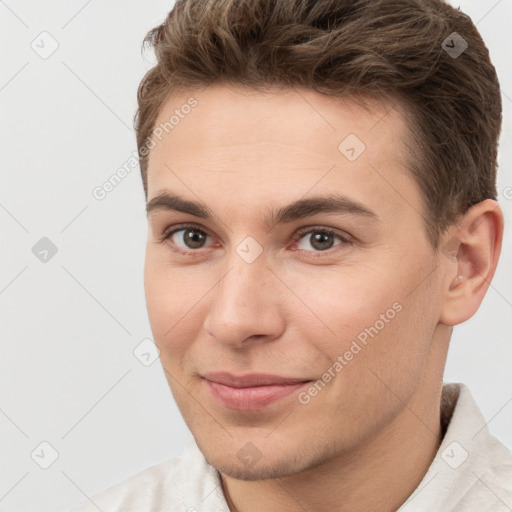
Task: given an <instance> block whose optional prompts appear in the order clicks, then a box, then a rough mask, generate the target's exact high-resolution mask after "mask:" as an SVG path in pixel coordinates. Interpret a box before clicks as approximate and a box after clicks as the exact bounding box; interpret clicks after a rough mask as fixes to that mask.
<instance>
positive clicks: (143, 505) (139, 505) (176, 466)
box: [70, 457, 183, 512]
mask: <svg viewBox="0 0 512 512" xmlns="http://www.w3.org/2000/svg"><path fill="white" fill-rule="evenodd" d="M182 463H183V461H182V457H174V458H172V459H169V460H167V461H165V462H162V463H160V464H157V465H155V466H151V467H149V468H147V469H145V470H143V471H141V472H139V473H137V474H135V475H133V476H131V477H130V478H128V479H126V480H125V481H123V482H120V483H118V484H117V485H114V486H113V487H110V488H109V489H107V490H105V491H103V492H101V493H100V494H97V495H95V496H93V497H91V498H89V499H88V500H87V502H85V503H83V504H82V505H80V506H79V507H76V508H73V509H71V511H70V512H98V510H102V511H104V512H107V511H108V512H118V511H119V512H120V511H121V510H122V511H123V512H124V511H126V512H131V511H133V512H135V511H140V510H154V509H155V506H156V505H158V506H159V507H176V506H177V505H178V504H179V503H180V502H182V501H183V495H182V492H181V489H180V483H181V478H180V467H181V465H182Z"/></svg>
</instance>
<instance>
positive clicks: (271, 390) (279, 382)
mask: <svg viewBox="0 0 512 512" xmlns="http://www.w3.org/2000/svg"><path fill="white" fill-rule="evenodd" d="M203 378H204V379H205V383H206V386H207V388H208V390H209V391H210V393H211V394H212V395H213V397H214V398H215V399H216V400H217V402H219V403H220V404H221V405H223V406H224V407H227V408H228V409H233V410H238V411H259V410H261V409H263V408H265V407H267V406H269V405H270V404H272V403H274V402H276V401H278V400H280V399H282V398H285V397H286V396H288V395H290V394H291V393H293V392H294V391H296V390H298V389H299V388H301V387H302V386H304V385H306V384H309V383H310V382H311V381H310V380H305V379H297V378H291V377H282V376H279V375H270V374H263V373H251V374H246V375H241V376H235V375H232V374H230V373H227V372H212V373H207V374H205V375H203Z"/></svg>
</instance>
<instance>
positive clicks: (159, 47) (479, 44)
mask: <svg viewBox="0 0 512 512" xmlns="http://www.w3.org/2000/svg"><path fill="white" fill-rule="evenodd" d="M454 32H456V33H457V34H455V35H454V34H453V33H454ZM454 37H455V38H456V39H453V38H454ZM450 38H451V39H450ZM461 38H462V39H461ZM454 41H458V44H459V45H460V44H462V45H464V46H465V43H467V45H468V46H467V48H466V49H465V50H464V51H463V53H462V54H460V55H459V56H454V55H453V54H450V53H449V51H447V50H448V49H449V48H450V47H453V46H454V45H455V43H454ZM145 44H150V45H151V46H153V47H154V50H155V53H156V57H157V64H156V65H155V66H154V67H153V68H151V69H150V70H149V71H148V72H147V73H146V75H145V76H144V77H143V79H142V81H141V83H140V85H139V89H138V93H137V99H138V111H137V113H136V116H135V126H136V132H137V146H138V148H139V157H140V164H141V172H142V181H143V184H144V191H145V194H146V199H147V163H148V157H149V155H148V151H147V148H146V151H145V152H144V154H143V153H141V148H142V147H143V146H144V144H145V143H146V141H147V140H149V138H150V137H151V134H152V132H153V130H154V126H155V121H156V119H157V117H158V114H159V111H160V109H161V107H162V105H163V103H164V102H165V100H166V99H167V98H168V97H169V95H170V94H172V93H173V92H177V91H183V90H194V89H200V88H204V87H206V86H208V85H210V84H212V83H222V82H228V83H238V84H241V85H245V86H248V87H252V88H254V89H257V90H264V89H265V88H267V87H268V86H273V85H278V86H285V87H290V88H291V87H294V86H301V87H307V88H309V89H313V90H315V91H317V92H319V93H322V94H325V95H332V96H345V97H346V96H363V97H364V96H367V97H372V98H375V99H389V98H392V99H394V100H395V101H397V102H398V104H399V106H400V107H401V108H403V109H404V111H406V112H407V114H408V116H407V118H408V121H409V128H410V134H411V141H410V142H411V144H408V148H409V153H410V154H409V155H408V162H409V166H410V171H411V173H412V175H413V177H414V179H415V181H416V182H417V184H418V186H419V187H420V190H421V192H422V194H423V197H424V201H425V204H424V213H423V214H422V215H423V216H424V218H425V219H426V223H425V224H426V231H427V234H428V237H429V240H430V241H431V243H432V245H433V247H434V248H437V247H438V243H439V235H440V234H441V233H442V232H443V231H444V230H445V229H446V227H448V226H449V225H450V224H452V223H453V222H455V221H456V220H457V217H458V215H460V214H463V213H465V212H466V211H467V210H468V208H469V207H470V206H472V205H474V204H476V203H479V202H481V201H483V200H485V199H487V198H492V199H496V197H497V193H496V170H497V152H498V139H499V135H500V131H501V117H502V114H501V95H500V86H499V82H498V77H497V75H496V70H495V69H494V67H493V65H492V63H491V61H490V58H489V51H488V49H487V47H486V46H485V44H484V42H483V40H482V38H481V36H480V34H479V33H478V31H477V29H476V27H475V25H474V24H473V23H472V21H471V19H470V18H469V16H467V15H466V14H464V13H462V12H461V11H459V10H457V9H455V8H453V7H451V6H450V5H448V4H446V3H444V2H443V1H442V0H373V1H372V0H177V2H176V4H175V6H174V7H173V9H172V10H171V12H170V13H169V14H168V16H167V18H166V19H165V21H164V22H163V23H162V24H161V25H159V26H157V27H155V28H153V29H152V30H151V31H150V32H149V33H148V34H147V35H146V37H145V39H144V43H143V45H145Z"/></svg>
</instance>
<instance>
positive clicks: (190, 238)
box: [184, 229, 204, 249]
mask: <svg viewBox="0 0 512 512" xmlns="http://www.w3.org/2000/svg"><path fill="white" fill-rule="evenodd" d="M184 236H185V243H186V245H188V246H189V247H190V248H191V249H197V248H199V247H200V246H201V243H202V242H203V241H204V240H203V238H204V236H203V235H202V234H201V233H199V232H198V231H194V230H192V229H191V230H188V231H186V232H185V234H184Z"/></svg>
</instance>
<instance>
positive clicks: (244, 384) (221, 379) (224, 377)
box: [203, 372, 309, 388]
mask: <svg viewBox="0 0 512 512" xmlns="http://www.w3.org/2000/svg"><path fill="white" fill-rule="evenodd" d="M203 378H205V379H206V380H209V381H211V382H217V383H218V384H224V385H225V386H230V387H232V388H249V387H254V386H272V385H285V384H297V383H299V382H309V379H301V378H299V379H297V378H293V377H282V376H280V375H270V374H268V373H247V374H245V375H239V376H236V375H233V374H231V373H227V372H209V373H205V374H204V375H203Z"/></svg>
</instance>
